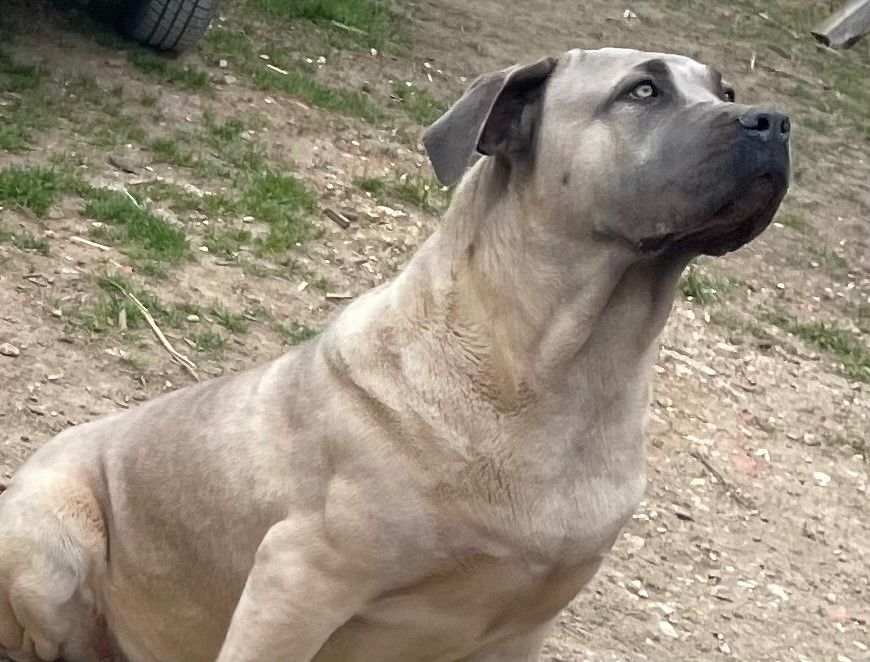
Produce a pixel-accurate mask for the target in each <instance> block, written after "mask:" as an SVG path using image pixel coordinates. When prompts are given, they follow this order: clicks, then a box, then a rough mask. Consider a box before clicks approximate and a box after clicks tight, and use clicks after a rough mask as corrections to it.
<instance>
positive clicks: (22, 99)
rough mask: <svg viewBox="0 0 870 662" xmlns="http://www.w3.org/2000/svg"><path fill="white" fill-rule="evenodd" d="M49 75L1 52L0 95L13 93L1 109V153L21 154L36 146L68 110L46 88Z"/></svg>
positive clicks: (55, 95) (5, 99) (41, 69)
mask: <svg viewBox="0 0 870 662" xmlns="http://www.w3.org/2000/svg"><path fill="white" fill-rule="evenodd" d="M47 79H48V75H47V72H46V71H45V70H44V69H43V68H41V67H36V66H31V65H26V64H21V63H19V62H17V61H16V60H15V59H14V58H13V57H12V56H11V55H9V54H8V53H7V52H5V51H3V50H0V92H11V93H12V95H14V96H12V98H11V99H8V98H5V95H4V101H5V102H6V105H3V106H0V149H4V150H7V151H9V152H18V151H21V150H23V149H24V148H25V147H27V145H28V144H30V143H31V142H33V139H34V133H35V132H36V131H39V130H41V129H44V128H46V127H48V126H51V125H53V124H55V123H57V121H58V118H59V117H61V116H62V115H63V114H64V110H65V109H64V108H63V106H62V104H61V103H60V100H59V97H58V95H57V94H55V93H52V92H51V91H50V90H49V89H48V86H47V85H46V82H47Z"/></svg>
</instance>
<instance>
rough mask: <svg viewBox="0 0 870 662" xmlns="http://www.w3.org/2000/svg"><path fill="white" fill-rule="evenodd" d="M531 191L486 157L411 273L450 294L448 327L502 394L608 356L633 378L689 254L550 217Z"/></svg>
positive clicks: (555, 384) (647, 356)
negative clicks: (654, 253) (647, 251)
mask: <svg viewBox="0 0 870 662" xmlns="http://www.w3.org/2000/svg"><path fill="white" fill-rule="evenodd" d="M532 189H533V187H531V186H526V187H523V186H519V187H517V186H510V185H508V183H507V181H506V176H505V173H504V172H503V171H502V170H501V169H500V168H499V166H498V164H497V163H495V161H494V159H484V160H482V161H481V162H480V163H478V164H477V165H476V166H475V167H474V169H473V170H472V172H471V173H469V175H468V176H467V177H466V178H465V180H464V181H463V184H462V185H461V186H460V188H459V190H457V192H456V195H455V196H454V201H453V204H452V205H451V207H450V210H449V211H448V212H447V214H446V218H445V220H444V224H443V226H442V227H441V228H439V230H438V231H437V232H436V233H435V235H433V237H432V238H431V239H430V241H429V242H427V246H425V247H424V249H423V250H422V251H421V252H420V254H419V255H418V257H416V258H415V260H414V262H413V263H412V265H410V266H409V269H408V272H409V273H408V277H409V278H410V279H411V282H413V283H414V284H415V287H421V286H423V287H429V288H431V290H433V293H434V295H435V297H436V299H437V298H439V293H440V294H441V295H442V296H444V297H446V299H447V318H448V319H447V324H448V327H449V328H450V329H451V331H453V333H454V334H455V335H456V336H457V337H458V338H459V339H460V341H461V342H462V343H463V344H464V345H465V349H466V351H469V352H470V353H472V354H475V355H477V357H478V358H479V359H480V360H481V364H482V365H486V366H488V367H489V370H490V372H491V378H492V379H494V380H495V381H497V382H499V383H500V389H501V390H507V391H512V390H515V389H517V388H518V387H519V386H520V385H525V386H527V387H531V388H534V389H536V390H537V389H544V390H545V391H550V390H551V389H553V388H556V389H558V388H559V387H560V385H564V383H565V380H566V379H569V380H570V379H572V376H576V375H578V374H582V372H584V371H588V370H589V369H590V368H595V367H596V364H597V367H598V368H599V370H601V369H602V368H603V369H606V364H607V363H608V362H610V361H619V370H618V373H619V374H620V375H623V376H624V377H625V378H626V379H629V380H630V379H636V378H637V377H638V372H637V371H638V370H639V371H644V370H646V369H647V368H648V367H649V363H650V362H651V361H652V350H653V347H654V346H653V344H654V342H655V340H656V338H657V337H658V334H659V332H660V331H661V329H662V327H663V326H664V323H665V321H666V320H667V317H668V314H669V312H670V309H671V305H672V303H673V299H674V296H675V292H676V285H677V282H678V279H679V276H680V274H681V273H682V270H683V269H684V268H685V266H686V264H687V263H688V261H689V258H688V257H679V258H664V257H658V258H649V259H640V258H639V257H638V256H637V255H636V254H635V253H633V252H632V251H631V250H630V249H629V248H627V247H626V246H625V245H624V244H621V243H619V242H615V241H604V240H601V239H596V238H594V237H593V233H592V232H591V231H586V230H585V229H584V228H583V227H581V224H582V220H578V221H575V220H574V219H567V218H564V217H550V216H548V215H547V213H548V210H553V209H555V207H554V204H553V203H554V201H553V200H552V199H550V200H543V199H538V198H537V197H536V196H535V194H534V192H533V191H532ZM554 197H558V192H556V196H554ZM424 274H425V275H424ZM421 276H422V277H423V278H424V279H425V280H428V283H425V281H424V282H421V280H420V277H421ZM605 354H606V355H607V357H609V358H606V357H605ZM634 364H636V365H634ZM633 367H634V368H636V369H637V370H633V369H632V368H633Z"/></svg>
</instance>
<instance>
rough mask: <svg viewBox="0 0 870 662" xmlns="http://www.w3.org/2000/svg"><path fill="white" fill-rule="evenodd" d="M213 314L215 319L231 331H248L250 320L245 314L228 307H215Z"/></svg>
mask: <svg viewBox="0 0 870 662" xmlns="http://www.w3.org/2000/svg"><path fill="white" fill-rule="evenodd" d="M211 312H212V315H214V319H215V321H216V322H217V323H218V324H220V325H221V326H222V327H224V328H225V329H226V330H227V331H230V332H231V333H247V332H248V320H246V319H245V316H244V315H239V314H238V313H234V312H232V311H230V310H227V309H226V308H213V309H212V311H211Z"/></svg>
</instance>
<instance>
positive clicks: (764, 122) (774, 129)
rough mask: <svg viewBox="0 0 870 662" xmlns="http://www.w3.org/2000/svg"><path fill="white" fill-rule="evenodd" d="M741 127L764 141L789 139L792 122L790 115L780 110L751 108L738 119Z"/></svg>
mask: <svg viewBox="0 0 870 662" xmlns="http://www.w3.org/2000/svg"><path fill="white" fill-rule="evenodd" d="M737 121H738V122H740V126H742V127H743V128H744V129H746V130H747V131H749V132H750V133H754V134H756V135H758V136H759V137H760V138H761V139H762V140H771V139H777V138H778V139H780V140H786V139H788V132H789V131H790V130H791V122H789V120H788V115H786V114H785V113H781V112H779V111H778V110H770V109H767V108H750V109H749V110H747V111H746V112H744V113H743V114H742V115H741V116H740V117H738V118H737Z"/></svg>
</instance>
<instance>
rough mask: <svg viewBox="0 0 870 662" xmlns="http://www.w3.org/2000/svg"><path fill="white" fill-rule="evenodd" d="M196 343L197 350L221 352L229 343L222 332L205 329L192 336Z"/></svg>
mask: <svg viewBox="0 0 870 662" xmlns="http://www.w3.org/2000/svg"><path fill="white" fill-rule="evenodd" d="M191 340H192V341H193V343H194V344H195V345H196V349H197V351H200V352H215V353H219V352H220V351H221V350H223V349H224V347H226V345H227V341H226V340H225V339H224V338H223V336H221V334H219V333H216V332H214V331H203V332H202V333H198V334H196V335H195V336H193V338H191Z"/></svg>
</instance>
